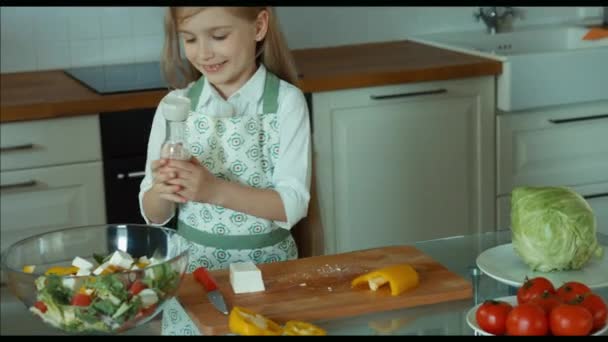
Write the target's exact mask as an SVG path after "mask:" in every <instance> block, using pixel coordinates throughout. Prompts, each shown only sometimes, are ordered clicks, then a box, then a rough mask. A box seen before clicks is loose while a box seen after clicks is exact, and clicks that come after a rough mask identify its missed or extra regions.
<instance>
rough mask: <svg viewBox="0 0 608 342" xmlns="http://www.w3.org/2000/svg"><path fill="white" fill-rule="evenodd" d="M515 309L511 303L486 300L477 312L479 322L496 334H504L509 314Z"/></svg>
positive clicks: (488, 330) (481, 326) (481, 325)
mask: <svg viewBox="0 0 608 342" xmlns="http://www.w3.org/2000/svg"><path fill="white" fill-rule="evenodd" d="M511 309H513V307H512V306H511V304H509V303H507V302H504V301H500V300H486V301H485V302H483V304H481V305H480V306H479V309H477V312H476V313H475V318H476V319H477V324H479V327H480V328H481V329H483V330H484V331H487V332H489V333H490V334H494V335H504V333H505V331H506V326H505V324H506V322H507V315H508V314H509V312H510V311H511Z"/></svg>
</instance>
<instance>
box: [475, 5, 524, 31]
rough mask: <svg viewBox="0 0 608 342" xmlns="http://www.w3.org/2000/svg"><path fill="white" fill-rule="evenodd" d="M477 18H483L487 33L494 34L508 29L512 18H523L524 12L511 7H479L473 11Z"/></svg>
mask: <svg viewBox="0 0 608 342" xmlns="http://www.w3.org/2000/svg"><path fill="white" fill-rule="evenodd" d="M473 17H474V18H475V19H476V20H477V21H480V20H483V22H484V24H485V25H486V29H487V31H488V33H489V34H496V33H501V32H506V31H510V30H511V29H512V26H511V24H512V22H513V19H514V18H516V17H520V18H522V19H523V17H524V13H523V11H522V10H520V9H516V8H513V7H480V8H479V10H478V11H477V12H475V13H473Z"/></svg>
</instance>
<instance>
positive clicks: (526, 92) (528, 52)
mask: <svg viewBox="0 0 608 342" xmlns="http://www.w3.org/2000/svg"><path fill="white" fill-rule="evenodd" d="M588 30H589V29H588V28H587V27H585V26H582V25H578V26H577V25H543V26H538V27H526V28H521V29H518V30H514V31H512V32H507V33H498V34H495V35H490V34H488V33H486V32H485V31H469V32H445V33H435V34H428V35H423V36H417V37H414V38H413V39H411V40H414V41H418V42H420V43H425V44H428V45H434V46H438V47H443V48H447V49H452V50H455V51H460V52H465V53H470V54H474V55H478V56H483V57H487V58H492V59H496V60H499V61H502V62H503V72H502V74H501V75H499V76H498V78H497V92H496V96H497V107H498V109H500V110H502V111H506V112H511V111H518V110H524V109H529V108H536V107H545V106H553V105H563V104H571V103H578V102H588V101H596V100H607V99H608V91H606V89H608V62H607V61H608V39H599V40H594V41H586V40H582V38H583V36H584V35H585V33H586V32H588Z"/></svg>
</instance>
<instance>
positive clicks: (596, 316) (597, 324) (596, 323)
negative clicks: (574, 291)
mask: <svg viewBox="0 0 608 342" xmlns="http://www.w3.org/2000/svg"><path fill="white" fill-rule="evenodd" d="M580 305H581V306H582V307H584V308H587V310H589V312H591V316H593V329H591V331H596V330H599V329H601V328H603V327H604V325H606V317H607V316H608V314H607V312H606V303H605V302H604V300H603V299H602V297H600V296H598V295H596V294H595V293H589V294H586V295H585V296H583V297H582V300H581V302H580Z"/></svg>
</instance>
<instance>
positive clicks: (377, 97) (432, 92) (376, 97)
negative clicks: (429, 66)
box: [369, 88, 448, 100]
mask: <svg viewBox="0 0 608 342" xmlns="http://www.w3.org/2000/svg"><path fill="white" fill-rule="evenodd" d="M447 92H448V91H447V89H443V88H441V89H435V90H424V91H415V92H411V93H401V94H391V95H370V97H369V98H370V99H372V100H386V99H394V98H398V97H411V96H421V95H435V94H443V93H447Z"/></svg>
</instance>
